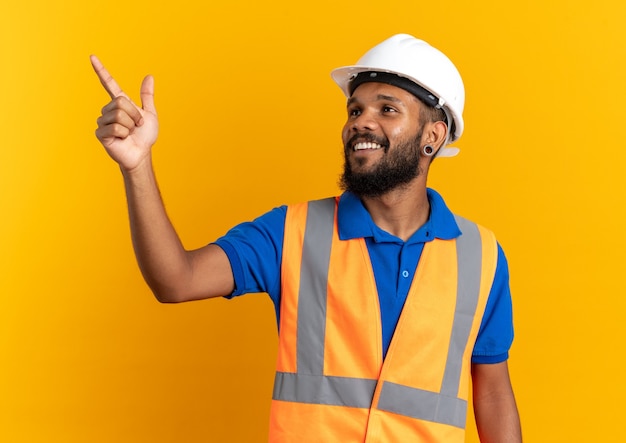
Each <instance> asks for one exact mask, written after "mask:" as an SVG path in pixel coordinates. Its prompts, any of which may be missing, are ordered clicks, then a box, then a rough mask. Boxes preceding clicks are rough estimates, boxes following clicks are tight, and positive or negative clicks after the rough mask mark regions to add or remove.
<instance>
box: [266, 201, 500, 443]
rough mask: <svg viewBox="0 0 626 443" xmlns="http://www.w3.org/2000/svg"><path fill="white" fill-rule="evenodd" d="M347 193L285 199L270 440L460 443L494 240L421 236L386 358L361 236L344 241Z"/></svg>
mask: <svg viewBox="0 0 626 443" xmlns="http://www.w3.org/2000/svg"><path fill="white" fill-rule="evenodd" d="M338 201H339V199H338V198H334V199H325V200H318V201H313V202H309V203H304V204H300V205H295V206H290V207H288V209H287V218H286V223H285V239H284V245H283V260H282V295H281V306H280V337H279V348H278V361H277V368H276V378H275V383H274V393H273V397H272V408H271V414H270V442H281V443H282V442H289V443H294V442H296V443H306V442H311V443H320V442H324V443H328V442H338V443H350V442H368V443H374V442H381V443H389V442H392V443H393V442H446V443H452V442H462V441H464V436H465V423H466V415H467V401H468V391H469V378H470V365H471V362H470V360H471V354H472V349H473V347H474V342H475V341H476V336H477V334H478V329H479V327H480V324H481V320H482V317H483V313H484V310H485V305H486V303H487V298H488V296H489V291H490V289H491V284H492V282H493V278H494V275H495V268H496V260H497V245H496V240H495V237H494V236H493V234H492V233H491V232H489V231H487V230H486V229H484V228H482V227H480V226H478V225H476V224H474V223H472V222H469V221H467V220H465V219H462V218H460V217H457V218H456V220H457V224H458V225H459V228H460V229H461V231H462V235H461V236H460V237H458V238H456V239H453V240H440V239H435V240H433V241H431V242H428V243H426V244H425V245H424V250H423V252H422V256H421V259H420V261H419V264H418V267H417V271H416V274H415V277H414V279H413V283H412V285H411V288H410V290H409V294H408V296H407V299H406V302H405V305H404V308H403V310H402V313H401V315H400V319H399V321H398V324H397V326H396V330H395V333H394V335H393V338H392V341H391V344H390V346H389V350H388V352H387V356H386V358H385V359H384V360H383V356H382V332H381V320H380V310H379V304H378V295H377V291H376V282H375V280H374V272H373V270H372V265H371V262H370V259H369V254H368V251H367V246H366V244H365V241H364V239H362V238H359V239H353V240H347V241H346V240H339V237H338V232H337V219H336V217H337V215H336V214H337V210H336V207H337V202H338Z"/></svg>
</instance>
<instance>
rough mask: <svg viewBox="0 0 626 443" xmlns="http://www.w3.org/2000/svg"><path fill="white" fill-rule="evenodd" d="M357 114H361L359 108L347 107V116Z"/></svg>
mask: <svg viewBox="0 0 626 443" xmlns="http://www.w3.org/2000/svg"><path fill="white" fill-rule="evenodd" d="M359 115H361V110H360V109H359V108H348V117H358V116H359Z"/></svg>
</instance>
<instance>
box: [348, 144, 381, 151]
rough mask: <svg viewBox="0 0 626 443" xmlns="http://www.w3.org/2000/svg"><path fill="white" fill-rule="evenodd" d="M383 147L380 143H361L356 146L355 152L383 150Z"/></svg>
mask: <svg viewBox="0 0 626 443" xmlns="http://www.w3.org/2000/svg"><path fill="white" fill-rule="evenodd" d="M381 148H382V146H381V145H379V144H378V143H370V142H361V143H357V144H356V145H354V148H353V149H354V150H355V151H363V150H365V149H381Z"/></svg>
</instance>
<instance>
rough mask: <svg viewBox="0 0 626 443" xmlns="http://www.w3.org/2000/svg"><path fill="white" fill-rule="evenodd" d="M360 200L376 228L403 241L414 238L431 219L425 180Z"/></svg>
mask: <svg viewBox="0 0 626 443" xmlns="http://www.w3.org/2000/svg"><path fill="white" fill-rule="evenodd" d="M361 200H362V201H363V204H364V205H365V207H366V208H367V210H368V212H369V213H370V215H371V216H372V220H374V223H376V225H377V226H378V227H379V228H381V229H382V230H384V231H387V232H389V233H390V234H392V235H395V236H396V237H398V238H401V239H402V240H404V241H406V240H408V239H409V238H410V237H411V236H412V235H413V234H415V232H416V231H417V230H418V229H419V228H421V227H422V226H423V225H424V223H426V221H427V220H428V217H429V215H430V204H429V202H428V196H427V195H426V182H425V180H419V179H418V180H415V181H414V182H412V183H409V184H408V185H407V186H403V187H402V188H399V189H394V190H392V191H389V192H387V193H386V194H383V195H382V196H380V197H363V198H362V199H361Z"/></svg>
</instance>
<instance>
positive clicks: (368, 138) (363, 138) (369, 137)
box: [345, 132, 389, 152]
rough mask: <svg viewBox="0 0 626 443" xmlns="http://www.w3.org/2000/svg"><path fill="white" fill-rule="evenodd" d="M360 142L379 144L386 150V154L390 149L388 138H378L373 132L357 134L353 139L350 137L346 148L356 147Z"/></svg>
mask: <svg viewBox="0 0 626 443" xmlns="http://www.w3.org/2000/svg"><path fill="white" fill-rule="evenodd" d="M358 142H366V143H377V144H379V145H380V146H382V147H383V148H384V150H385V152H386V151H387V149H388V148H389V140H388V139H387V137H384V136H381V137H377V136H376V135H374V134H372V133H371V132H363V133H359V132H357V133H356V134H354V135H353V136H352V137H350V139H349V140H348V141H347V142H346V145H345V148H346V149H351V148H352V146H354V145H355V144H356V143H358Z"/></svg>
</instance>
